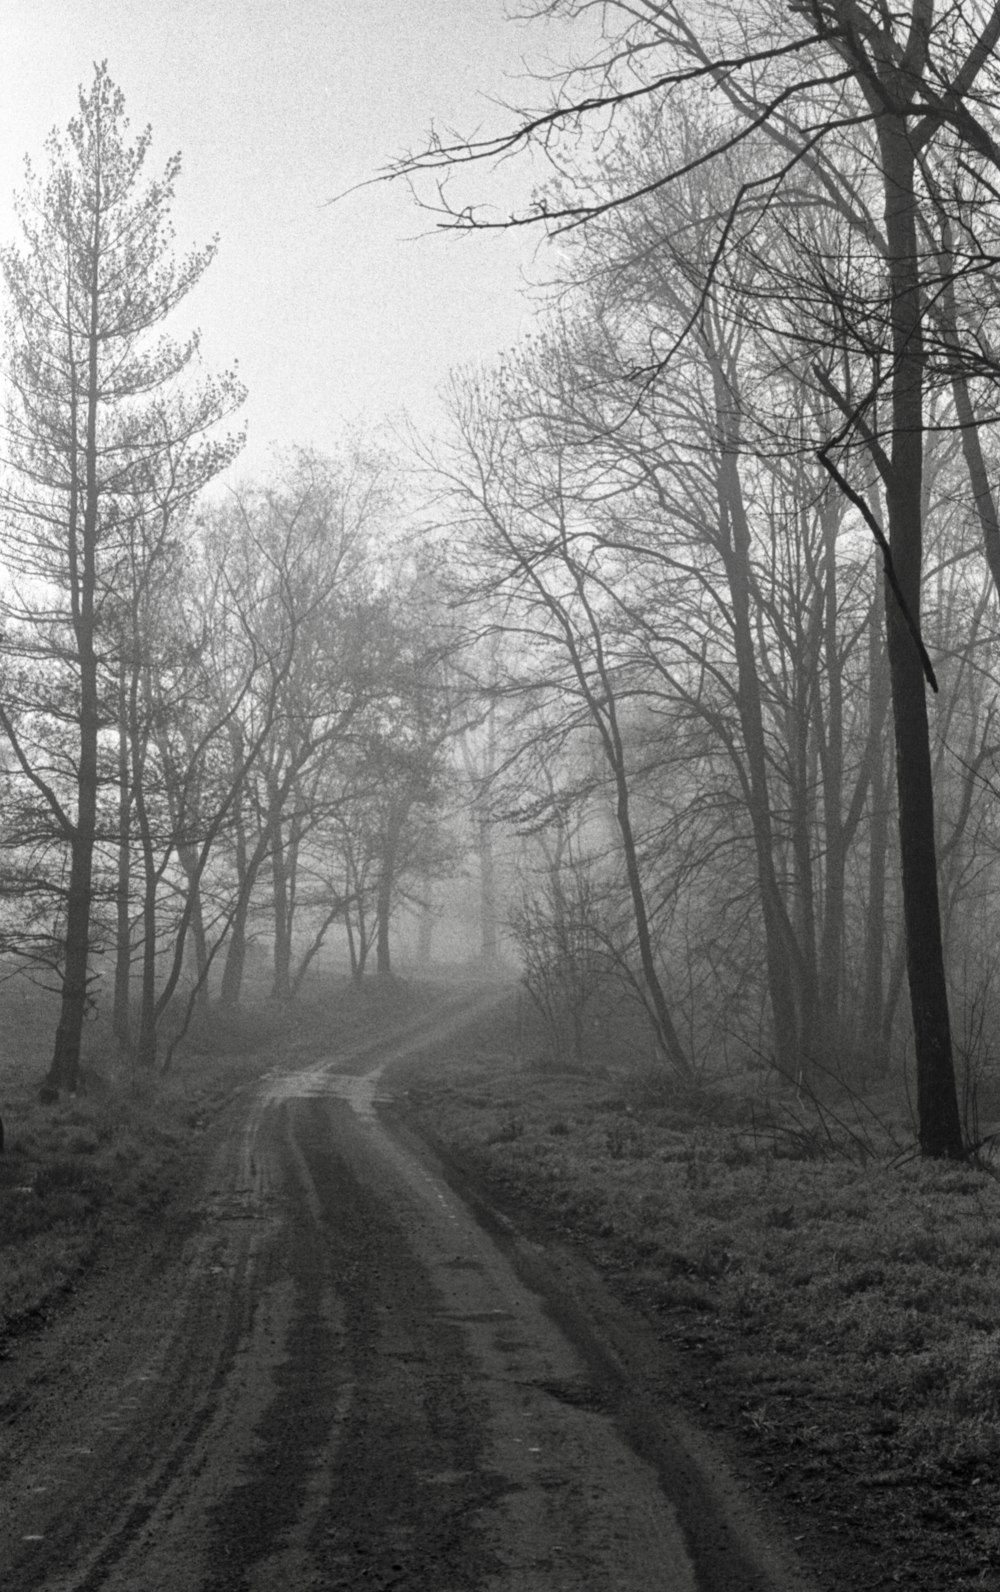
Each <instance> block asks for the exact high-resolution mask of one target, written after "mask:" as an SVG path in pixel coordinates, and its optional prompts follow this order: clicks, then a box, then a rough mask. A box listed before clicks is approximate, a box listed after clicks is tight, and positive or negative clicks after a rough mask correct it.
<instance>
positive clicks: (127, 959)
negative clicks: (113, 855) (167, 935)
mask: <svg viewBox="0 0 1000 1592" xmlns="http://www.w3.org/2000/svg"><path fill="white" fill-rule="evenodd" d="M118 684H119V689H118V878H117V882H116V889H115V989H114V1006H113V1012H112V1020H111V1026H112V1032H113V1033H114V1036H115V1039H116V1040H117V1041H118V1044H119V1046H120V1048H121V1050H123V1051H126V1052H127V1051H128V1050H129V1048H130V1047H131V1044H132V910H131V908H132V902H131V886H132V877H131V876H132V856H131V849H130V845H129V829H130V817H131V810H132V787H131V780H130V778H129V756H128V731H127V727H126V723H125V715H126V711H127V708H126V693H125V680H124V661H123V663H122V673H121V676H120V678H119V682H118Z"/></svg>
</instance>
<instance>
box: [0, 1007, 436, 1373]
mask: <svg viewBox="0 0 1000 1592" xmlns="http://www.w3.org/2000/svg"><path fill="white" fill-rule="evenodd" d="M432 999H433V992H428V991H421V990H419V989H416V990H415V989H413V988H411V987H409V986H407V985H406V984H405V983H396V982H392V983H388V984H382V985H376V984H375V983H372V984H371V985H368V986H366V987H364V988H363V989H361V990H356V989H354V988H353V987H352V986H351V985H350V983H349V982H348V981H346V980H333V979H329V980H326V981H324V982H322V983H319V982H317V983H315V984H314V986H313V988H312V990H311V993H310V998H309V999H307V1000H303V1001H301V1002H298V1003H296V1004H295V1005H294V1006H292V1007H281V1006H275V1005H274V1004H273V1003H271V1002H268V1001H265V1000H259V1001H254V1000H253V998H252V996H251V999H250V1000H249V1001H248V1003H247V1005H246V1007H245V1008H244V1009H242V1010H239V1011H234V1012H224V1011H221V1010H220V1009H218V1008H214V1009H213V1010H212V1011H211V1012H210V1013H209V1014H208V1016H207V1017H205V1018H204V1019H202V1020H200V1021H199V1022H197V1023H196V1024H195V1025H194V1027H193V1029H192V1031H191V1033H190V1035H189V1037H188V1039H187V1041H186V1042H185V1044H184V1046H183V1048H182V1049H181V1051H180V1052H179V1053H178V1055H177V1057H176V1058H175V1060H174V1063H173V1065H172V1067H171V1070H170V1073H169V1074H168V1075H167V1076H166V1077H163V1076H162V1075H160V1074H158V1073H143V1072H137V1071H136V1070H135V1069H133V1068H132V1067H130V1066H129V1065H128V1063H127V1062H123V1061H122V1060H121V1059H120V1058H119V1057H118V1055H117V1051H116V1047H115V1046H114V1044H113V1042H112V1040H111V1038H110V1035H109V1033H108V1031H107V1028H106V1027H105V1026H103V1025H102V1024H101V1023H100V1022H96V1023H94V1024H92V1025H90V1026H89V1027H88V1031H87V1035H86V1045H85V1054H84V1066H83V1072H82V1077H81V1086H80V1090H79V1092H78V1093H77V1094H76V1095H75V1096H65V1095H64V1096H63V1097H62V1098H61V1099H60V1100H59V1101H58V1102H57V1103H56V1104H55V1105H49V1106H43V1105H41V1104H40V1103H39V1099H38V1088H39V1084H40V1083H41V1081H42V1079H43V1077H44V1075H45V1072H46V1068H47V1063H48V1059H49V1055H50V1051H51V1045H52V1039H53V1034H54V1031H55V1023H56V1017H57V1011H56V1006H55V1001H54V998H53V997H51V996H49V995H46V994H45V993H44V992H43V991H40V990H38V989H37V988H35V987H33V986H31V985H29V984H27V983H26V982H25V981H24V980H23V979H18V978H15V979H8V980H7V981H5V982H0V1116H2V1118H3V1122H4V1126H5V1141H6V1142H5V1147H4V1152H3V1154H2V1155H0V1352H2V1343H3V1339H4V1337H5V1336H8V1337H9V1335H10V1334H11V1333H16V1332H21V1331H25V1330H28V1329H30V1328H31V1327H33V1326H35V1325H38V1324H41V1323H44V1322H45V1321H47V1320H48V1319H50V1317H51V1316H52V1315H53V1313H54V1312H55V1311H56V1310H57V1309H58V1307H59V1303H60V1301H61V1300H62V1299H63V1298H64V1297H65V1296H66V1295H67V1294H68V1293H69V1292H70V1291H71V1290H72V1289H73V1288H74V1287H75V1286H76V1285H77V1284H78V1283H79V1282H80V1280H81V1278H82V1277H83V1275H84V1274H85V1273H86V1271H87V1269H88V1268H89V1267H90V1266H91V1265H92V1264H93V1263H94V1261H95V1260H96V1259H97V1258H98V1257H99V1256H100V1255H101V1254H102V1253H105V1252H106V1251H107V1250H108V1249H109V1247H110V1246H112V1245H114V1244H116V1243H120V1242H122V1241H123V1240H126V1239H128V1238H129V1237H130V1236H131V1237H132V1238H135V1237H137V1236H138V1237H139V1238H141V1237H142V1230H143V1229H147V1230H148V1232H149V1235H150V1238H151V1239H152V1238H154V1237H155V1233H156V1230H157V1229H158V1228H159V1227H160V1226H161V1225H162V1224H163V1222H164V1221H166V1220H168V1219H169V1217H170V1215H171V1213H172V1212H174V1211H179V1210H181V1209H182V1208H183V1206H184V1204H185V1201H186V1200H187V1199H188V1197H189V1195H190V1191H191V1189H192V1188H193V1187H195V1188H196V1187H197V1185H198V1181H199V1179H200V1175H201V1171H200V1169H201V1166H202V1163H203V1161H204V1158H205V1154H206V1152H207V1150H208V1149H209V1148H210V1144H211V1138H212V1132H213V1128H214V1125H215V1124H216V1123H217V1121H218V1120H219V1117H220V1113H221V1112H222V1111H223V1110H224V1109H225V1108H226V1106H227V1105H228V1104H229V1102H230V1101H232V1100H233V1099H234V1097H236V1096H237V1095H238V1094H239V1092H240V1091H241V1090H242V1089H244V1088H246V1087H248V1086H249V1085H251V1084H252V1082H253V1080H254V1079H256V1078H257V1077H258V1076H259V1075H260V1074H261V1073H262V1072H264V1071H266V1070H267V1069H268V1068H269V1067H271V1066H275V1065H282V1066H295V1065H296V1064H302V1063H305V1062H306V1061H308V1060H310V1059H312V1058H313V1057H315V1056H317V1055H322V1054H328V1053H330V1054H332V1053H333V1052H335V1051H336V1050H338V1049H343V1048H349V1047H350V1046H351V1045H353V1044H355V1043H357V1042H359V1041H361V1040H363V1039H366V1038H369V1037H372V1036H373V1035H377V1034H378V1032H379V1031H381V1030H382V1029H383V1028H387V1027H391V1025H392V1024H393V1023H394V1022H397V1021H398V1020H399V1019H400V1018H401V1017H402V1016H404V1015H406V1014H408V1013H410V1012H411V1011H414V1010H419V1009H420V1007H421V1005H422V1004H427V1002H428V1001H430V1000H432Z"/></svg>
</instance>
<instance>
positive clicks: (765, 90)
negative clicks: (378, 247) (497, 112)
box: [0, 0, 1000, 1157]
mask: <svg viewBox="0 0 1000 1592" xmlns="http://www.w3.org/2000/svg"><path fill="white" fill-rule="evenodd" d="M537 9H538V10H539V11H540V12H552V13H554V14H562V15H564V16H565V15H567V14H573V13H575V12H579V13H581V15H582V16H586V17H589V14H590V12H591V8H590V7H589V6H586V5H579V6H576V5H572V4H569V3H568V0H567V3H553V4H551V5H547V6H539V7H537ZM601 15H602V23H603V28H604V30H605V31H604V34H603V36H602V40H601V41H600V43H599V44H595V43H594V41H591V43H592V48H591V49H590V52H589V53H588V54H587V57H586V60H587V64H586V65H584V66H579V67H573V68H571V69H568V70H567V72H566V73H565V75H564V76H563V78H562V79H561V80H560V82H559V83H558V85H557V86H556V88H555V89H554V90H553V97H552V99H551V102H550V103H549V104H548V106H547V107H546V108H543V109H541V110H539V111H537V113H534V112H529V111H525V112H524V113H523V114H522V113H518V114H517V116H516V117H515V118H514V119H513V120H511V119H510V118H509V117H508V127H507V130H504V129H502V128H501V130H500V131H499V132H498V134H497V136H496V137H495V138H493V137H486V138H484V139H483V140H482V141H478V142H477V141H472V142H470V143H467V144H462V143H452V144H449V143H448V142H445V141H442V140H441V139H439V138H435V139H434V140H432V142H431V143H429V145H428V146H427V147H426V149H424V150H423V151H419V152H417V153H416V154H415V155H413V156H411V157H408V158H406V159H404V160H402V161H400V162H399V163H398V164H397V165H396V166H395V167H392V168H389V169H388V171H387V175H386V180H393V179H394V178H397V177H400V176H406V177H409V178H410V180H411V181H413V182H414V183H415V184H416V185H417V188H418V191H419V188H420V184H421V182H422V181H424V180H425V179H427V178H428V177H429V178H430V179H431V181H432V184H433V192H434V195H435V197H434V199H433V201H425V203H426V207H427V208H429V209H430V211H431V212H432V218H433V221H434V223H435V224H438V225H442V226H443V227H444V228H445V229H446V230H447V229H449V228H453V229H456V230H458V231H461V230H462V229H467V228H477V227H490V226H503V227H510V226H534V227H536V228H538V229H539V231H540V232H543V233H546V234H548V235H549V237H550V239H551V243H550V246H549V247H548V248H547V249H546V251H545V253H544V255H543V256H540V259H541V260H542V261H543V263H544V270H545V275H546V281H545V286H544V288H543V289H540V290H539V295H538V296H539V308H538V314H537V318H536V326H535V330H534V331H533V333H532V334H531V335H530V336H529V337H528V338H527V340H526V341H525V342H524V344H523V345H522V346H519V347H516V348H514V349H512V350H511V351H510V352H509V353H508V354H507V355H506V356H505V357H503V358H502V359H501V360H500V361H499V362H498V363H497V364H496V365H495V366H494V367H493V368H487V369H483V368H475V369H470V368H466V369H460V370H457V371H456V372H455V373H454V375H453V377H452V379H451V382H450V384H449V389H448V392H447V394H446V406H447V421H446V423H445V424H443V425H442V427H441V428H440V429H439V430H438V431H437V432H436V433H435V434H434V435H433V436H430V435H423V434H418V433H416V432H413V433H411V434H410V435H409V436H407V437H405V438H401V437H399V436H398V435H396V436H393V437H392V438H391V440H387V439H386V437H385V436H381V435H380V436H378V437H377V438H373V437H372V436H371V435H362V434H360V433H359V434H358V435H354V436H348V437H345V438H344V440H343V445H342V447H341V448H340V449H339V450H338V451H337V453H336V455H334V456H321V455H320V454H318V453H317V452H316V451H315V450H314V449H311V448H309V447H303V448H301V449H299V450H292V451H290V452H286V453H285V454H283V455H281V456H280V457H276V458H275V460H274V464H273V469H272V471H271V473H270V474H269V475H268V477H267V479H263V480H257V481H254V482H247V481H244V482H243V484H240V485H237V486H232V485H227V486H225V487H222V486H220V485H219V484H218V483H219V477H220V476H221V475H222V474H223V472H228V473H227V476H226V479H227V481H228V480H230V479H231V472H229V467H230V466H231V465H232V464H233V461H234V460H235V459H236V457H237V455H238V452H239V448H240V443H241V436H240V430H239V426H240V420H239V411H240V403H241V396H242V390H241V386H240V381H239V377H238V374H237V373H236V372H235V371H226V372H223V373H221V374H219V373H207V372H206V371H205V370H204V368H203V366H202V363H201V361H200V358H199V344H198V336H197V333H196V332H193V331H191V330H190V329H189V328H185V321H184V315H185V300H186V298H187V295H188V294H189V293H190V292H191V291H192V289H194V288H195V287H196V285H197V283H198V281H199V279H200V277H201V275H202V273H203V272H205V271H207V270H210V269H212V256H213V253H214V245H212V244H210V245H208V246H207V247H205V248H201V249H195V250H194V251H193V252H191V253H179V252H178V251H177V249H176V247H175V245H174V241H173V237H172V230H171V223H170V208H171V200H172V197H173V193H174V186H175V183H176V181H177V180H178V178H179V175H180V163H179V158H174V159H171V160H168V161H167V162H166V164H165V165H162V166H160V167H159V168H157V167H156V163H155V160H154V159H153V156H152V153H151V151H150V141H151V135H150V133H149V131H148V130H147V131H146V132H142V133H139V134H138V135H136V134H134V133H133V132H131V131H130V130H129V123H128V118H127V116H126V110H125V106H124V102H123V99H122V96H121V94H120V92H119V90H118V89H117V88H116V87H115V85H114V83H113V81H112V79H111V77H110V76H109V74H108V70H107V68H106V67H104V66H101V67H99V68H97V69H96V71H95V75H94V77H93V80H92V82H91V83H90V84H89V85H87V86H85V87H84V88H83V89H82V90H81V96H80V102H79V107H78V110H77V113H76V115H75V117H74V118H73V119H72V120H71V121H70V122H69V125H68V127H67V129H66V131H65V132H63V133H53V134H52V135H51V137H50V139H49V141H48V143H47V145H46V147H45V152H44V158H43V160H42V163H41V165H40V166H39V167H38V169H36V168H35V167H34V166H33V165H29V167H28V169H27V174H26V181H25V187H24V190H23V193H22V194H21V195H20V198H19V216H20V226H21V232H20V238H19V240H18V241H16V242H14V243H13V244H12V245H11V246H10V247H9V248H7V249H6V250H5V251H4V254H3V275H4V280H5V285H6V305H7V320H6V337H5V344H6V346H5V367H6V377H7V392H6V424H5V439H6V440H5V446H4V455H5V456H4V460H3V474H2V487H0V498H2V501H0V516H2V557H3V585H2V629H0V731H2V740H3V786H4V791H3V797H4V799H3V828H2V833H0V844H2V847H3V851H2V875H0V878H2V890H3V900H4V909H3V942H4V949H5V951H6V953H7V954H8V958H9V961H10V964H11V965H12V966H16V967H18V968H19V969H21V970H22V971H27V972H28V973H29V974H30V976H31V977H32V978H34V979H35V980H38V981H41V982H43V983H45V984H47V985H48V987H55V988H56V989H57V990H58V991H59V995H60V1001H59V1019H58V1027H57V1031H56V1033H55V1035H54V1043H53V1051H52V1060H51V1066H50V1068H49V1071H48V1074H47V1077H46V1080H45V1085H44V1086H45V1088H46V1089H47V1090H48V1091H50V1092H51V1094H52V1095H53V1097H54V1096H55V1095H56V1094H57V1093H58V1092H59V1091H60V1090H70V1091H72V1090H73V1089H74V1088H75V1084H76V1079H77V1071H78V1068H79V1062H80V1051H81V1041H82V1036H83V1034H84V1030H85V1025H86V1023H87V1021H88V1020H89V1018H90V1016H91V1015H92V1014H93V1013H94V1011H95V1010H98V1009H100V1010H101V1011H103V1012H104V1014H105V1015H106V1016H107V1017H108V1019H109V1021H110V1022H111V1025H112V1029H113V1034H114V1039H115V1042H116V1044H117V1045H118V1046H119V1047H120V1050H121V1053H122V1054H123V1055H129V1056H131V1057H132V1058H133V1060H134V1061H135V1062H136V1064H138V1065H140V1066H142V1067H147V1068H154V1067H159V1068H164V1067H169V1065H170V1061H171V1057H172V1054H173V1048H174V1045H175V1043H176V1041H177V1038H178V1035H179V1034H180V1033H182V1032H183V1030H184V1028H185V1025H186V1024H187V1022H188V1021H189V1020H190V1018H191V1016H192V1014H193V1013H195V1012H196V1011H197V1010H198V1009H199V1007H200V1006H205V1005H206V1004H207V1003H208V1002H209V1001H218V1002H220V1003H222V1004H223V1005H229V1006H236V1005H238V1003H239V1002H240V999H241V995H242V994H243V993H244V992H245V985H246V982H247V978H248V977H249V976H252V982H253V985H254V988H255V989H259V987H260V986H261V984H262V981H263V982H265V983H266V985H267V993H268V994H269V995H270V996H271V997H273V999H274V1000H276V1001H287V1000H290V999H292V998H293V997H294V996H295V995H296V993H297V991H298V990H299V989H300V987H301V986H302V983H303V980H304V979H306V978H307V977H308V975H309V973H310V969H311V968H315V967H316V966H318V965H319V964H320V962H321V960H322V958H323V957H324V956H325V955H328V956H332V957H334V958H335V959H342V960H344V961H345V963H346V962H347V961H348V960H349V964H350V969H351V972H352V974H353V976H354V977H356V978H358V979H360V978H362V977H365V976H366V975H369V974H371V973H375V974H376V975H382V976H386V975H389V974H390V973H391V971H392V969H393V966H394V958H396V959H397V960H398V958H399V956H401V955H402V956H403V957H404V959H405V961H406V963H407V965H412V964H415V963H420V962H423V963H427V961H428V960H429V959H430V958H431V957H432V956H433V955H434V954H435V940H436V939H437V942H438V943H439V944H442V943H443V942H445V941H446V942H447V946H448V947H449V948H450V949H449V950H448V951H445V950H444V949H442V953H441V954H442V955H444V954H451V955H452V956H454V955H455V954H456V952H455V946H456V945H458V946H460V947H461V955H462V956H464V958H465V959H466V960H469V961H470V962H471V963H473V964H475V965H478V966H479V967H480V968H481V969H495V970H498V971H502V970H507V971H508V972H509V970H510V969H515V970H516V971H517V973H518V974H519V975H520V976H521V978H522V979H523V982H524V986H525V988H526V991H527V995H528V996H529V997H530V1001H531V1002H532V1004H533V1007H534V1009H535V1011H536V1016H537V1020H538V1022H539V1023H540V1024H541V1027H542V1030H543V1033H544V1041H543V1043H544V1045H545V1046H546V1047H547V1048H548V1049H549V1051H550V1052H551V1053H552V1054H553V1055H555V1056H558V1057H559V1058H561V1059H562V1061H564V1062H570V1063H573V1064H577V1063H579V1064H586V1062H587V1061H588V1059H591V1060H592V1059H594V1050H595V1046H596V1047H601V1046H606V1045H607V1043H609V1041H608V1039H607V1034H606V1030H607V1022H606V1018H607V1014H608V1013H609V1012H610V1013H614V1014H615V1016H614V1027H615V1030H616V1032H617V1033H618V1034H619V1035H627V1036H628V1044H629V1045H630V1046H631V1047H632V1048H633V1050H634V1051H635V1053H637V1054H640V1055H641V1057H642V1059H643V1063H644V1065H655V1066H657V1067H659V1068H661V1069H662V1070H663V1072H664V1074H665V1076H668V1077H670V1078H673V1079H674V1080H676V1082H677V1084H678V1086H679V1087H680V1086H685V1087H687V1086H695V1085H696V1084H697V1082H698V1080H699V1079H702V1078H703V1077H704V1076H706V1075H709V1074H713V1073H725V1074H728V1075H739V1074H740V1073H747V1072H754V1071H765V1072H769V1073H773V1074H774V1075H775V1076H776V1077H777V1078H779V1079H782V1080H784V1081H785V1082H786V1083H787V1085H788V1087H790V1088H793V1089H797V1090H799V1091H806V1092H807V1093H808V1092H810V1091H813V1092H820V1093H822V1092H823V1091H825V1090H828V1089H831V1088H835V1087H836V1088H843V1089H848V1090H851V1091H855V1092H858V1093H860V1094H862V1095H863V1094H864V1093H865V1091H866V1090H869V1089H871V1088H873V1087H875V1086H876V1085H878V1086H879V1087H882V1086H884V1084H885V1083H886V1081H887V1080H894V1084H895V1088H896V1090H897V1092H898V1095H899V1098H900V1099H901V1100H905V1101H906V1104H907V1109H909V1110H910V1111H911V1113H912V1120H913V1124H914V1127H915V1130H916V1133H917V1135H918V1137H919V1143H920V1146H921V1148H922V1149H923V1150H924V1152H925V1153H927V1154H930V1155H933V1156H945V1157H958V1156H961V1155H962V1154H963V1153H965V1150H966V1148H967V1147H968V1146H969V1145H970V1144H971V1143H974V1142H975V1141H976V1140H977V1139H978V1138H979V1137H980V1135H981V1132H982V1128H983V1124H982V1123H981V1122H980V1115H981V1113H982V1112H984V1111H985V1113H986V1114H987V1115H988V1114H989V1111H990V1109H991V1107H990V1085H991V1083H992V1076H991V1069H992V1067H993V1062H994V1052H993V1049H992V1040H991V1036H992V1034H993V1033H994V1032H995V1028H996V1021H997V1000H998V996H1000V991H998V990H997V988H996V986H995V979H994V967H995V946H996V943H997V933H998V930H997V906H998V895H997V892H998V886H1000V877H998V862H1000V852H998V842H1000V808H998V794H1000V792H998V789H997V781H998V778H1000V772H998V762H997V757H998V752H1000V724H998V722H997V693H998V684H1000V676H998V668H1000V664H998V653H997V592H996V583H997V581H998V580H1000V518H998V515H1000V507H998V499H997V488H996V480H997V468H996V464H997V452H996V437H995V431H994V426H993V421H994V419H995V402H994V392H995V389H996V382H997V375H998V369H1000V366H998V358H1000V356H998V354H997V344H996V341H995V339H996V337H997V326H998V324H1000V323H998V311H1000V294H998V286H997V282H998V278H997V271H996V264H997V260H996V251H997V247H998V244H1000V208H998V206H1000V200H998V193H997V183H998V182H1000V145H998V143H997V142H995V138H996V136H997V132H996V118H995V115H994V111H993V99H994V97H995V91H996V89H997V84H996V82H995V81H994V78H995V74H996V67H995V62H994V60H993V46H994V43H995V38H996V35H997V34H998V32H1000V11H997V12H994V13H991V14H989V15H987V14H986V12H985V11H983V10H982V8H979V7H977V6H971V7H969V8H967V9H961V8H959V9H952V10H950V11H949V12H948V13H947V14H946V15H945V16H944V17H942V18H941V19H937V18H936V17H935V14H934V12H933V10H932V8H931V6H930V5H929V4H925V3H923V0H920V3H917V4H914V6H913V7H912V15H908V16H907V17H906V18H905V19H900V18H897V17H896V16H895V15H894V14H891V13H889V12H888V11H886V10H885V9H884V8H883V7H880V6H875V5H872V6H865V5H860V4H854V3H846V0H815V3H813V0H803V3H802V4H796V5H794V6H792V7H789V8H784V7H777V6H774V5H771V4H770V3H768V0H760V3H755V4H754V5H751V6H748V7H743V8H740V9H739V10H732V11H731V10H730V9H729V8H724V7H709V8H704V15H703V14H702V12H701V11H700V10H697V8H690V7H683V6H679V5H677V6H674V5H665V6H664V5H657V6H648V7H646V6H642V7H639V8H631V7H625V6H619V5H617V4H614V5H610V6H606V7H604V8H603V9H602V13H601ZM531 150H533V151H534V167H533V169H535V170H537V169H538V162H539V160H541V161H542V162H543V166H544V172H545V177H544V181H543V182H542V183H541V184H540V185H539V186H538V188H537V189H536V191H535V194H534V197H533V199H532V201H531V203H530V204H529V205H528V206H527V208H526V209H525V210H524V211H523V212H522V213H518V214H512V215H510V216H509V217H503V218H501V219H500V220H499V221H498V220H497V219H496V216H495V215H494V214H493V213H492V212H488V211H480V210H479V209H477V208H476V206H475V205H472V206H466V205H463V206H461V207H456V208H455V210H454V211H451V210H449V208H448V192H449V187H448V181H449V178H450V177H451V176H453V175H454V174H455V172H456V171H461V175H462V177H463V180H464V181H466V182H467V181H468V178H469V175H470V174H469V172H468V171H463V170H461V169H462V168H465V167H471V168H472V174H473V175H474V176H475V177H476V178H477V179H481V181H482V186H483V189H484V192H486V191H488V185H489V170H490V166H491V163H492V162H494V161H496V160H497V159H500V158H501V157H504V156H512V155H517V153H518V152H519V151H531ZM441 246H442V247H443V248H445V247H448V246H449V242H448V240H447V238H445V239H443V240H442V245H441ZM178 327H179V328H181V329H180V330H178V329H177V328H178ZM251 970H252V974H251ZM602 1022H603V1026H602Z"/></svg>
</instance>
